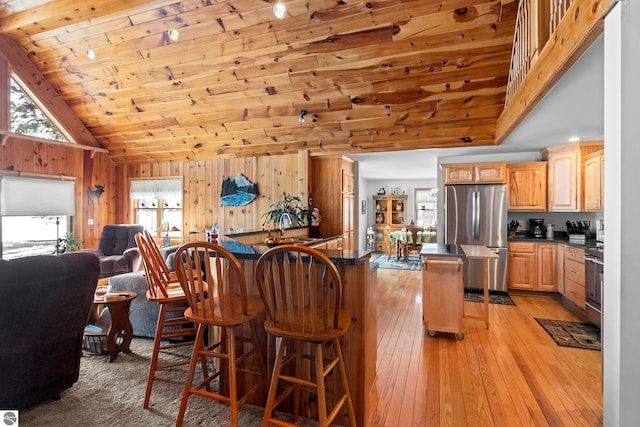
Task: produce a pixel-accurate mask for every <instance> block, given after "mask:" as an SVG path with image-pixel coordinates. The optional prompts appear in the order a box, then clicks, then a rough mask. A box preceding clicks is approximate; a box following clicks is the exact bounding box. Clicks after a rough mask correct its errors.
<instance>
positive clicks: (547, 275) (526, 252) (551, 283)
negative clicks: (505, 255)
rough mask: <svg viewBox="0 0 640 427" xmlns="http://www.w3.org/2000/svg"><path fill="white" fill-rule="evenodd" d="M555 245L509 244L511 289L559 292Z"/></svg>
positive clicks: (534, 243)
mask: <svg viewBox="0 0 640 427" xmlns="http://www.w3.org/2000/svg"><path fill="white" fill-rule="evenodd" d="M557 254H558V252H557V245H556V244H555V243H537V242H509V288H510V289H523V290H529V291H546V292H554V291H557V289H558V287H557V279H558V263H557V256H558V255H557Z"/></svg>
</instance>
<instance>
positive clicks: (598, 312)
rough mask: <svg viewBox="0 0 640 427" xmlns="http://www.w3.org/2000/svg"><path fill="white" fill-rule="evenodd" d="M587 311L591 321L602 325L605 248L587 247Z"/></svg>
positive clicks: (599, 325)
mask: <svg viewBox="0 0 640 427" xmlns="http://www.w3.org/2000/svg"><path fill="white" fill-rule="evenodd" d="M584 261H585V262H584V269H585V283H584V291H585V299H584V304H585V312H586V315H587V319H588V320H589V322H591V323H593V324H594V325H597V326H598V327H601V325H602V289H603V286H604V248H587V250H586V251H585V256H584Z"/></svg>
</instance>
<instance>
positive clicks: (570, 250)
mask: <svg viewBox="0 0 640 427" xmlns="http://www.w3.org/2000/svg"><path fill="white" fill-rule="evenodd" d="M584 295H585V291H584V250H582V249H578V248H574V247H572V246H566V247H565V252H564V296H566V297H567V298H568V299H569V300H570V301H571V302H573V303H574V304H575V305H577V306H578V307H579V308H581V309H582V310H584V308H585V306H584Z"/></svg>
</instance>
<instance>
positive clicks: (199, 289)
mask: <svg viewBox="0 0 640 427" xmlns="http://www.w3.org/2000/svg"><path fill="white" fill-rule="evenodd" d="M174 265H175V268H176V273H177V275H178V279H179V280H180V283H181V285H182V288H183V290H184V293H185V295H186V296H187V301H188V303H189V308H188V309H187V310H186V311H185V317H186V318H187V319H190V320H192V321H193V322H195V323H196V324H197V325H198V327H197V336H196V343H195V345H194V348H193V354H192V356H191V363H190V364H189V371H188V374H187V380H186V381H185V384H184V390H183V393H182V402H181V403H180V411H179V413H178V418H177V420H176V426H180V425H182V420H183V418H184V414H185V411H186V409H187V401H188V400H189V396H190V395H192V394H195V395H198V396H202V397H208V398H210V399H215V400H217V401H219V402H224V403H229V405H230V407H231V416H230V418H231V426H233V427H236V426H237V425H238V410H239V407H240V406H241V405H242V404H243V403H245V402H246V401H247V400H248V399H249V398H250V397H251V396H252V395H253V394H255V393H256V392H257V391H258V390H259V389H260V387H262V386H263V385H265V384H266V380H267V369H266V359H265V356H264V351H263V346H262V345H261V343H260V339H259V335H258V330H257V327H256V322H255V320H256V317H257V316H258V315H259V314H261V313H263V312H264V305H263V304H262V300H261V299H260V298H259V297H249V296H248V295H247V284H246V280H245V276H244V272H243V271H242V267H241V265H240V263H239V262H238V260H237V259H236V258H235V256H233V254H231V252H229V251H227V250H226V249H225V248H223V247H222V246H219V245H217V244H215V243H209V242H194V243H188V244H185V245H183V246H181V247H180V248H179V249H178V251H177V252H176V255H175V261H174ZM247 324H248V325H249V326H250V331H251V337H250V338H246V337H244V336H242V334H237V331H236V330H235V329H236V328H237V327H240V326H243V325H247ZM209 326H217V327H219V328H220V329H221V332H222V333H221V337H220V340H215V339H213V341H215V342H213V343H212V344H211V343H209V344H207V345H205V342H204V333H205V330H206V329H207V327H209ZM246 344H252V346H251V347H250V348H249V349H246V351H245V345H246ZM239 350H240V351H239ZM251 356H254V358H255V359H254V360H255V363H254V364H253V365H243V364H244V362H247V361H249V360H250V357H251ZM206 358H213V359H214V360H216V359H217V360H220V366H221V369H220V370H218V371H217V372H214V373H213V374H211V375H209V374H208V372H207V371H206V370H204V379H203V380H202V381H201V382H199V383H197V384H195V385H194V384H193V377H194V372H195V368H196V364H197V363H198V360H201V361H203V360H205V359H206ZM214 365H215V364H214ZM256 367H257V369H256ZM239 374H247V375H251V376H252V377H254V378H253V380H254V381H253V382H250V381H249V380H247V382H245V383H249V384H251V387H250V389H249V390H248V391H247V392H246V393H245V394H244V395H243V396H242V397H238V393H239V391H238V375H239ZM216 378H218V390H217V391H213V390H212V389H211V382H212V381H213V380H214V379H216ZM256 378H257V380H256ZM225 387H228V395H227V394H225V393H224V391H225Z"/></svg>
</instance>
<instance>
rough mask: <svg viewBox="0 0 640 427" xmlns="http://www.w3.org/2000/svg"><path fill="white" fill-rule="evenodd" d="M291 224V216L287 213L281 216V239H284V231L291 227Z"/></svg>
mask: <svg viewBox="0 0 640 427" xmlns="http://www.w3.org/2000/svg"><path fill="white" fill-rule="evenodd" d="M291 222H292V221H291V215H289V214H288V213H287V212H285V213H283V214H282V215H280V237H284V230H285V228H289V227H291Z"/></svg>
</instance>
